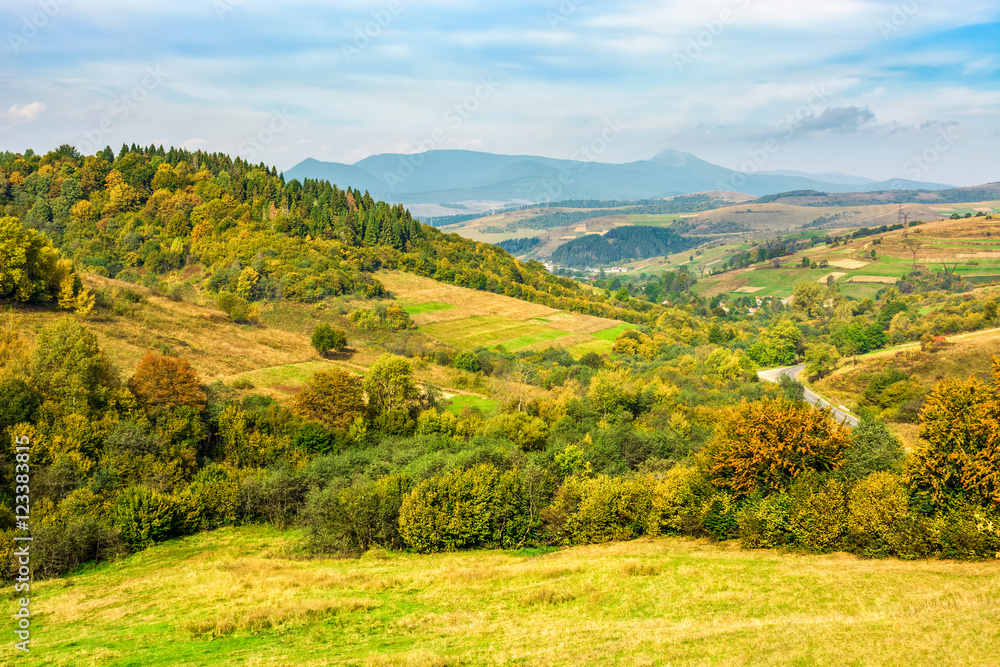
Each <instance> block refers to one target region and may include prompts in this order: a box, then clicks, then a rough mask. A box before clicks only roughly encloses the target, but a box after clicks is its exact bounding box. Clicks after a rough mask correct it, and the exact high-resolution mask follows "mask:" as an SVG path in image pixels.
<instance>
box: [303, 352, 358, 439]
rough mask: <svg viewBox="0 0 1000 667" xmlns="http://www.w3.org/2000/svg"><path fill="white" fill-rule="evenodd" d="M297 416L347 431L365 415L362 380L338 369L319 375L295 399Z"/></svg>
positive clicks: (314, 376)
mask: <svg viewBox="0 0 1000 667" xmlns="http://www.w3.org/2000/svg"><path fill="white" fill-rule="evenodd" d="M295 412H296V413H297V414H299V415H301V416H302V417H305V418H306V419H311V420H313V421H317V422H320V423H321V424H323V425H325V426H328V427H330V428H335V429H339V430H341V431H346V430H347V429H348V427H350V425H351V423H353V422H354V420H355V419H356V418H358V417H360V416H362V415H363V414H364V412H365V399H364V394H363V393H362V390H361V378H360V377H358V376H357V375H353V374H351V373H348V372H347V371H344V370H341V369H339V368H334V369H331V370H328V371H319V372H318V373H316V374H315V375H313V376H312V377H311V378H310V379H309V382H308V383H307V384H306V386H305V389H303V390H302V391H301V392H299V395H298V396H296V398H295Z"/></svg>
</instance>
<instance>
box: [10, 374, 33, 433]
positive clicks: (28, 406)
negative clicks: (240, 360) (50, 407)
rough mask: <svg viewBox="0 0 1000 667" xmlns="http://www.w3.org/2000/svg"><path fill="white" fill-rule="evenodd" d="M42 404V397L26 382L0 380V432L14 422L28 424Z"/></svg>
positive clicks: (31, 421)
mask: <svg viewBox="0 0 1000 667" xmlns="http://www.w3.org/2000/svg"><path fill="white" fill-rule="evenodd" d="M41 405H42V397H41V396H40V395H39V394H38V392H36V391H35V390H34V389H32V388H31V387H30V386H29V385H28V383H27V382H25V381H24V380H21V379H19V378H7V379H6V380H3V381H2V382H0V432H3V431H4V430H5V429H7V428H10V427H11V426H14V425H15V424H30V423H33V422H34V421H35V414H37V412H38V408H39V407H41Z"/></svg>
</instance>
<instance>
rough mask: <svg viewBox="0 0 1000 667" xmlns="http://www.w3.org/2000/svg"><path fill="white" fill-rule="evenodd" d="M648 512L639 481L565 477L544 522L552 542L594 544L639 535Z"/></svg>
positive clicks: (649, 505) (646, 495)
mask: <svg viewBox="0 0 1000 667" xmlns="http://www.w3.org/2000/svg"><path fill="white" fill-rule="evenodd" d="M651 508H652V502H651V494H650V493H649V488H648V487H647V486H646V484H645V482H644V481H643V480H641V479H623V478H621V477H608V476H607V475H599V476H597V477H595V478H593V479H587V480H581V479H579V478H575V477H568V478H567V479H566V480H565V481H564V482H563V485H562V486H561V487H560V488H559V490H558V491H557V492H556V495H555V498H554V499H553V501H552V507H551V510H549V511H547V512H546V513H543V518H544V519H545V521H546V523H547V524H548V526H549V530H550V532H551V535H550V537H551V538H552V539H553V540H554V541H557V542H562V543H566V544H594V543H597V542H608V541H610V540H630V539H633V538H635V537H638V536H640V535H642V534H643V532H644V531H645V527H646V525H648V523H649V514H650V510H651Z"/></svg>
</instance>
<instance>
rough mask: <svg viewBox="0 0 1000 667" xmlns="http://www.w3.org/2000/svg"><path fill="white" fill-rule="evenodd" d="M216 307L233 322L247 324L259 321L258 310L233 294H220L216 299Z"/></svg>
mask: <svg viewBox="0 0 1000 667" xmlns="http://www.w3.org/2000/svg"><path fill="white" fill-rule="evenodd" d="M215 305H217V306H218V307H219V310H221V311H222V312H224V313H225V314H226V315H228V316H229V319H231V320H232V321H233V322H236V323H239V324H246V323H248V322H252V321H254V320H256V319H257V313H256V310H255V309H254V308H253V307H251V306H250V304H249V303H247V301H246V299H244V298H243V297H241V296H238V295H236V294H233V293H231V292H219V295H218V296H217V297H216V298H215Z"/></svg>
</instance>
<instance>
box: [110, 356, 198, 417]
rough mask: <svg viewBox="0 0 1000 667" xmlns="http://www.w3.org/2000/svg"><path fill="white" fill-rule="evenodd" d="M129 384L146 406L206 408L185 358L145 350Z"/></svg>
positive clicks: (195, 378)
mask: <svg viewBox="0 0 1000 667" xmlns="http://www.w3.org/2000/svg"><path fill="white" fill-rule="evenodd" d="M128 386H129V389H131V390H132V393H133V394H135V396H136V398H138V399H139V400H140V401H141V402H142V403H143V404H144V405H145V406H146V407H147V408H148V409H154V410H155V409H162V408H171V407H176V406H181V405H186V406H188V407H191V408H195V409H197V410H201V409H203V408H204V407H205V390H204V389H202V388H201V382H199V380H198V375H197V373H195V372H194V369H193V368H191V364H190V362H188V360H187V359H181V358H179V357H168V356H165V355H159V354H154V353H153V352H150V351H147V352H146V356H144V357H143V358H142V361H140V362H139V365H138V366H137V367H136V369H135V375H133V376H132V379H131V380H129V383H128Z"/></svg>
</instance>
